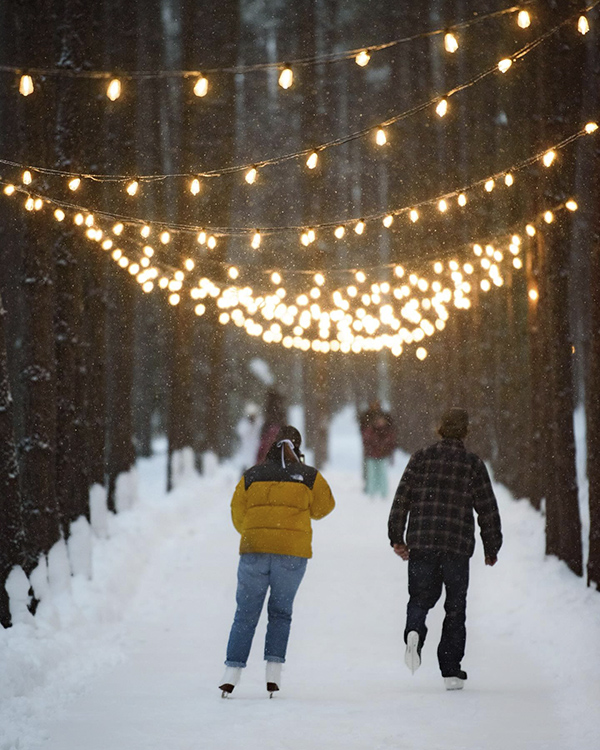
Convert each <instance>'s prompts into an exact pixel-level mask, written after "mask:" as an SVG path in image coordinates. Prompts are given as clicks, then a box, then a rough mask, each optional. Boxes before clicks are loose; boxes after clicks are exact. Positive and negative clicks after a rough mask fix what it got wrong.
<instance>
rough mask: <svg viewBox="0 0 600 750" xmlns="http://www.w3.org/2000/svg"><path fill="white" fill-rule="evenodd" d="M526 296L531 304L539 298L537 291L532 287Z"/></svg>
mask: <svg viewBox="0 0 600 750" xmlns="http://www.w3.org/2000/svg"><path fill="white" fill-rule="evenodd" d="M527 296H528V297H529V299H530V300H531V301H532V302H537V301H538V299H539V297H540V295H539V293H538V290H537V289H534V288H533V287H532V288H531V289H530V290H529V293H528V295H527Z"/></svg>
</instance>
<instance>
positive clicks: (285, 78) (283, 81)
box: [279, 65, 294, 89]
mask: <svg viewBox="0 0 600 750" xmlns="http://www.w3.org/2000/svg"><path fill="white" fill-rule="evenodd" d="M293 83H294V72H293V71H292V69H291V68H290V66H289V65H286V66H285V67H284V68H283V70H282V71H281V73H280V74H279V85H280V86H281V88H282V89H289V88H290V86H291V85H292V84H293Z"/></svg>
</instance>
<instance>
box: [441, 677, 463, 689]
mask: <svg viewBox="0 0 600 750" xmlns="http://www.w3.org/2000/svg"><path fill="white" fill-rule="evenodd" d="M444 685H445V686H446V690H462V689H463V688H464V686H465V681H464V680H461V679H460V677H444Z"/></svg>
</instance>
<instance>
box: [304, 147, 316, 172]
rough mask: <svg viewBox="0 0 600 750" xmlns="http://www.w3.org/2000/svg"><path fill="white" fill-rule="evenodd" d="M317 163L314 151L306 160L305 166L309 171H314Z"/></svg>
mask: <svg viewBox="0 0 600 750" xmlns="http://www.w3.org/2000/svg"><path fill="white" fill-rule="evenodd" d="M318 161H319V154H317V152H316V151H313V152H312V153H311V154H310V156H309V157H308V159H307V160H306V166H307V167H308V168H309V169H314V168H315V167H316V166H317V163H318Z"/></svg>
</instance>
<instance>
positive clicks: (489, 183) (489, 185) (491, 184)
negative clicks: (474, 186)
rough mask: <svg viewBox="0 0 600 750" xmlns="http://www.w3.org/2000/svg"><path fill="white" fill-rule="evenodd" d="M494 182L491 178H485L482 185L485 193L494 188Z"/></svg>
mask: <svg viewBox="0 0 600 750" xmlns="http://www.w3.org/2000/svg"><path fill="white" fill-rule="evenodd" d="M494 184H495V183H494V180H491V179H490V180H487V182H486V183H485V185H484V187H485V190H486V192H487V193H491V192H492V190H493V189H494Z"/></svg>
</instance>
